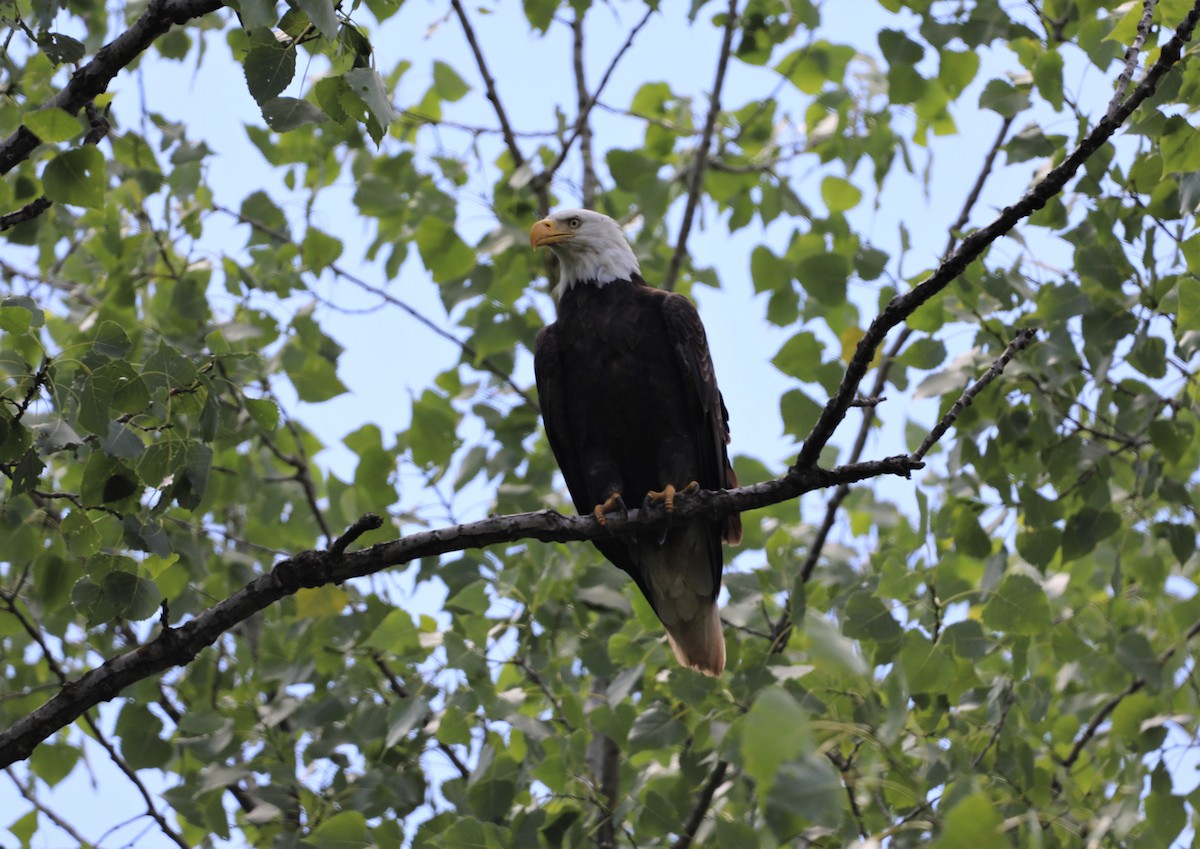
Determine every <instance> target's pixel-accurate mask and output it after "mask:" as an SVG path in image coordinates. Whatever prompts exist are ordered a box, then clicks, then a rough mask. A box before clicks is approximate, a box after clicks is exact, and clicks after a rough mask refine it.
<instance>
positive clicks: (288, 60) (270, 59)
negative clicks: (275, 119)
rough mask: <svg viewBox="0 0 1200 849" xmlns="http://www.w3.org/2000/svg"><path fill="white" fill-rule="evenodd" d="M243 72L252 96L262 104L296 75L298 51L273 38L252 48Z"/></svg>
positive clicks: (286, 85) (274, 95) (285, 86)
mask: <svg viewBox="0 0 1200 849" xmlns="http://www.w3.org/2000/svg"><path fill="white" fill-rule="evenodd" d="M243 72H244V73H245V76H246V87H247V88H249V89H250V96H251V97H253V98H254V99H255V100H257V101H258V102H259V103H260V104H262V103H265V102H266V101H268V100H270V99H271V98H273V97H276V96H278V95H279V94H280V92H282V91H283V90H284V89H285V88H287V87H288V84H289V83H291V81H292V79H293V78H294V77H295V76H296V51H295V49H294V48H292V47H290V46H288V45H286V44H283V43H281V42H278V41H275V40H274V39H272V40H271V41H270V42H269V43H265V44H260V45H258V46H256V47H252V48H250V51H249V52H248V53H247V54H246V59H245V62H244V63H243ZM264 114H265V112H264Z"/></svg>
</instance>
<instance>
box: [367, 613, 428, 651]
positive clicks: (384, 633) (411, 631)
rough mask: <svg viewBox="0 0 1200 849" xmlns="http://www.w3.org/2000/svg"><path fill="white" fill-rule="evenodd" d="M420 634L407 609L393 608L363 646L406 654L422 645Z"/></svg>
mask: <svg viewBox="0 0 1200 849" xmlns="http://www.w3.org/2000/svg"><path fill="white" fill-rule="evenodd" d="M419 637H420V635H419V633H418V632H417V628H416V626H415V625H413V621H412V615H411V614H409V613H408V611H405V610H393V611H392V612H391V613H389V614H388V615H387V616H385V617H384V618H383V621H382V622H380V623H379V625H378V626H376V628H375V630H374V631H372V632H371V635H370V636H369V637H367V639H366V641H364V642H363V646H365V647H366V648H370V649H378V650H379V651H385V652H390V653H392V654H395V655H406V654H408V653H409V652H415V651H417V650H418V649H419V648H420V647H421V644H420V639H419Z"/></svg>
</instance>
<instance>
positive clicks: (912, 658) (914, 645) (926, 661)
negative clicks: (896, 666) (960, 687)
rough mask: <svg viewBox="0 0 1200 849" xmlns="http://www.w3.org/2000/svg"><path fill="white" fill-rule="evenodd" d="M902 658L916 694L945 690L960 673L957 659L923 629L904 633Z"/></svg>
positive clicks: (907, 678)
mask: <svg viewBox="0 0 1200 849" xmlns="http://www.w3.org/2000/svg"><path fill="white" fill-rule="evenodd" d="M898 659H899V662H900V666H901V668H902V669H903V670H904V678H905V680H906V681H907V682H908V689H909V691H910V692H913V693H944V692H946V690H947V689H948V688H949V687H950V685H951V684H953V683H954V680H955V678H956V676H957V671H956V669H955V667H954V661H953V660H952V659H951V658H949V657H947V656H946V651H945V649H943V648H942V646H941V645H940V644H939V645H934V644H933V643H932V642H931V641H930V639H929V638H928V637H926V636H925V635H924V634H922V633H921V632H919V631H908V632H906V633H905V634H904V645H903V646H902V647H901V649H900V656H899V658H898Z"/></svg>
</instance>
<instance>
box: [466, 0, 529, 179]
mask: <svg viewBox="0 0 1200 849" xmlns="http://www.w3.org/2000/svg"><path fill="white" fill-rule="evenodd" d="M450 5H451V6H452V7H453V8H454V14H455V15H457V16H458V22H459V23H460V24H461V25H462V30H463V35H465V36H466V37H467V44H469V45H470V46H471V53H472V54H474V56H475V65H476V66H477V67H478V68H479V75H480V76H482V77H483V85H484V89H485V90H486V92H487V99H488V100H490V101H491V102H492V109H493V110H494V111H495V113H496V119H497V120H498V121H499V122H500V131H501V132H502V133H503V134H504V144H505V146H507V147H508V154H509V156H511V157H512V160H513V167H515V168H519V167H520V166H522V165H524V164H525V156H524V155H523V154H522V153H521V148H520V147H519V146H518V145H517V137H516V135H515V134H514V133H513V129H512V125H511V124H510V123H509V122H508V113H507V112H505V111H504V104H502V103H501V102H500V95H499V94H498V93H497V92H496V81H495V79H493V78H492V73H491V71H489V70H488V65H487V60H486V59H484V58H483V50H482V48H480V46H479V40H478V39H476V38H475V29H474V27H472V26H471V20H470V18H468V17H467V11H466V9H464V8H463V5H462V3H461V2H460V0H450Z"/></svg>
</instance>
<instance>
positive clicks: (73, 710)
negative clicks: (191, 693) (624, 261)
mask: <svg viewBox="0 0 1200 849" xmlns="http://www.w3.org/2000/svg"><path fill="white" fill-rule="evenodd" d="M921 467H922V464H921V463H920V462H914V461H913V460H912V459H911V458H909V457H907V456H896V457H887V458H884V459H882V460H874V461H870V462H866V463H853V464H850V465H846V466H839V467H837V468H834V469H809V470H807V471H804V472H792V473H789V474H788V475H786V476H784V477H782V478H779V479H777V480H772V481H766V482H765V483H759V484H753V485H751V486H746V487H742V488H740V489H733V490H719V491H708V492H699V493H696V494H695V495H693V496H691V497H688V498H684V499H680V500H678V501H676V502H675V512H674V513H671V514H668V513H666V512H665V511H664V510H663V509H662V508H661V507H656V508H653V509H650V510H631V511H630V512H629V515H628V516H621V515H614V516H610V517H608V521H607V524H606V525H601V524H599V523H598V522H597V521H596V519H595V517H593V516H591V515H587V516H563V515H562V514H560V513H556V512H554V511H553V510H542V511H539V512H536V513H519V514H513V515H507V516H494V517H491V518H488V519H483V520H481V521H478V522H470V523H467V524H463V525H455V526H451V527H446V528H439V529H436V530H432V531H424V532H421V533H416V534H411V535H409V536H406V537H401V538H400V539H396V540H392V541H390V542H383V543H379V544H377V545H373V546H371V547H369V548H365V549H359V550H356V551H349V552H346V551H342V552H340V553H339V552H337V551H335V550H329V551H305V552H301V553H299V554H296V555H294V556H292V557H289V558H286V559H285V560H282V561H280V562H279V563H277V564H276V565H275V567H274V568H273V569H272V570H271V571H270V572H269V573H267V574H265V575H261V576H260V577H258V578H256V579H255V580H253V581H251V582H250V583H248V584H246V586H244V587H243V588H242V589H240V590H238V591H237V592H235V593H234V594H233V595H231V596H230V597H229V598H226V599H224V600H223V601H220V602H218V603H216V604H214V605H213V606H212V607H210V608H208V609H207V610H205V611H204V612H202V613H200V614H198V615H197V616H196V617H195V618H194V619H191V620H189V621H188V622H186V623H184V624H183V625H180V626H179V627H177V628H170V629H167V630H164V631H161V632H160V633H159V635H158V636H157V637H155V638H154V639H153V640H150V641H149V642H147V643H145V644H144V645H142V646H139V647H138V648H136V649H133V650H131V651H127V652H125V653H123V654H120V655H117V656H116V657H113V658H110V659H109V660H108V661H106V662H105V663H104V664H103V665H101V666H99V667H97V668H95V669H93V670H91V671H90V672H87V673H85V674H83V675H82V676H80V677H79V678H77V679H75V680H74V681H68V682H67V683H65V684H64V685H63V687H62V689H61V690H60V691H59V692H58V693H57V694H56V695H55V696H53V697H52V698H51V699H50V700H49V701H47V702H46V703H45V704H44V705H42V706H41V707H40V708H38V709H37V710H35V711H33V712H32V713H30V714H29V715H27V716H25V717H23V718H21V719H20V720H18V721H17V722H15V723H13V725H11V726H10V727H9V728H6V729H4V731H2V732H0V768H2V767H5V766H9V765H11V764H13V763H15V762H16V761H19V760H23V759H24V758H27V757H28V756H29V755H30V753H32V752H33V750H34V748H35V747H36V746H37V745H38V744H39V743H41V742H42V741H43V740H45V739H46V738H47V737H49V736H50V735H52V734H53V733H54V732H56V731H58V730H59V729H61V728H65V727H66V726H67V725H69V724H70V723H71V722H73V721H75V720H76V719H78V718H79V717H80V715H82V714H83V712H84V711H86V710H88V709H89V708H91V707H94V706H95V705H98V704H100V703H101V702H105V701H108V700H110V699H113V698H115V697H116V696H117V695H118V694H120V692H121V691H122V690H123V689H125V688H126V687H128V686H130V685H131V684H134V683H136V682H138V681H141V680H144V679H146V678H149V677H150V676H152V675H156V674H158V673H159V672H163V671H164V670H167V669H170V668H172V667H175V666H185V665H187V664H188V663H190V662H191V661H192V660H194V659H195V657H196V655H198V654H199V653H200V652H201V651H203V650H204V649H205V648H206V647H208V646H210V645H212V644H213V643H214V642H215V641H216V640H217V639H218V638H219V637H220V636H221V635H222V634H224V633H225V632H226V631H228V630H230V629H231V628H233V627H234V626H236V625H238V624H239V623H241V622H242V621H244V620H246V619H248V618H250V617H251V616H253V615H254V614H255V613H257V612H259V611H260V610H263V609H265V608H266V607H268V606H270V605H272V604H274V603H275V602H277V601H279V600H280V599H282V598H284V597H285V596H288V595H291V594H293V593H295V592H296V591H297V590H299V589H301V588H303V587H319V586H324V585H325V584H336V583H342V582H343V581H347V580H349V579H351V578H357V577H363V576H365V575H373V574H375V573H376V572H380V571H382V570H384V569H387V568H390V567H392V566H398V565H401V564H403V563H408V562H409V561H412V560H416V559H418V558H421V557H430V556H435V555H439V554H446V553H447V552H451V551H463V550H466V549H468V548H481V547H483V546H487V545H494V544H496V543H511V542H516V541H518V540H523V539H536V540H541V541H543V542H570V541H575V540H590V539H597V538H599V537H604V536H607V535H608V534H629V533H641V532H649V531H655V530H661V529H662V528H664V527H667V526H669V525H672V524H680V523H684V522H686V521H687V520H689V519H694V518H702V517H703V518H708V519H717V518H720V517H722V516H725V515H727V514H728V513H731V512H734V511H744V510H750V509H753V508H755V507H765V506H767V505H770V504H776V503H778V502H780V501H786V500H788V499H791V498H795V497H797V496H798V495H800V494H801V493H804V492H810V491H812V490H814V489H820V488H823V487H827V486H836V485H837V484H839V483H843V482H846V481H858V480H865V479H866V478H870V477H876V476H879V475H888V474H895V475H904V476H908V475H909V474H910V473H911V472H912V471H914V470H916V469H919V468H921ZM367 521H368V522H369V520H367ZM358 527H359V524H358V523H356V525H355V528H353V529H351V531H350V533H351V534H353V533H355V532H356V530H357V528H358ZM335 545H336V543H335Z"/></svg>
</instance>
